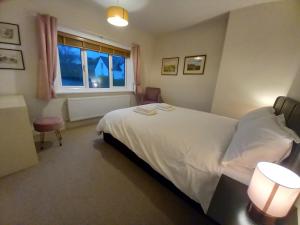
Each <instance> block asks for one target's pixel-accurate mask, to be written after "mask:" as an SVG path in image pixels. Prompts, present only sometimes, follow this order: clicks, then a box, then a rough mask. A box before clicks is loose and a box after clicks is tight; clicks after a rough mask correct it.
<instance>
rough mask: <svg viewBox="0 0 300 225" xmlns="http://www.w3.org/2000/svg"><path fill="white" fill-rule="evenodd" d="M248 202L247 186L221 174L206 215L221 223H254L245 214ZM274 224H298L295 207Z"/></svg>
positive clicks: (242, 224)
mask: <svg viewBox="0 0 300 225" xmlns="http://www.w3.org/2000/svg"><path fill="white" fill-rule="evenodd" d="M248 204H249V198H248V195H247V186H246V185H244V184H242V183H240V182H238V181H236V180H233V179H231V178H229V177H227V176H225V175H222V176H221V178H220V181H219V184H218V186H217V189H216V191H215V194H214V196H213V199H212V201H211V204H210V207H209V209H208V212H207V215H208V216H209V217H210V218H212V219H213V220H214V221H216V222H217V223H219V224H222V225H256V223H255V222H253V221H252V220H251V219H250V218H249V217H248V215H247V211H246V208H247V205H248ZM257 225H258V224H257ZM260 225H262V224H260ZM275 225H298V216H297V209H296V208H295V207H294V208H293V209H292V210H291V212H290V214H289V216H288V217H287V218H285V219H278V220H277V221H276V223H275Z"/></svg>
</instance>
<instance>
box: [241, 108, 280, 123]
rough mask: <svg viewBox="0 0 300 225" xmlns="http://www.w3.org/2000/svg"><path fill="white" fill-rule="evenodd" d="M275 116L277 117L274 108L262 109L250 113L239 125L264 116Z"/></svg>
mask: <svg viewBox="0 0 300 225" xmlns="http://www.w3.org/2000/svg"><path fill="white" fill-rule="evenodd" d="M273 115H275V110H274V108H273V107H271V106H266V107H261V108H258V109H255V110H253V111H250V112H248V113H247V114H246V115H244V116H243V117H242V118H241V119H240V121H239V125H240V124H243V123H247V122H249V121H251V120H253V119H257V118H261V117H264V116H273Z"/></svg>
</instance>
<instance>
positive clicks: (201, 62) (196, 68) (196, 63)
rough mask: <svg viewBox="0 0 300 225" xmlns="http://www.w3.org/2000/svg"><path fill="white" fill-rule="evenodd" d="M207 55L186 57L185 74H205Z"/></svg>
mask: <svg viewBox="0 0 300 225" xmlns="http://www.w3.org/2000/svg"><path fill="white" fill-rule="evenodd" d="M205 61H206V55H193V56H186V57H185V58H184V67H183V74H186V75H201V74H204V69H205Z"/></svg>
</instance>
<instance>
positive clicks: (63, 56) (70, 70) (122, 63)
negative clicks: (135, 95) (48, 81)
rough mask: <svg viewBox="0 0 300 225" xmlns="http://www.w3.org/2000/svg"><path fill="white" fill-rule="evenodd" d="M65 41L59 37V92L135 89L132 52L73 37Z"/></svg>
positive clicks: (57, 83) (56, 84) (57, 87)
mask: <svg viewBox="0 0 300 225" xmlns="http://www.w3.org/2000/svg"><path fill="white" fill-rule="evenodd" d="M64 38H65V36H58V43H59V44H58V56H59V57H58V75H57V79H56V82H55V87H56V91H57V92H58V93H64V92H67V93H72V92H75V93H77V92H95V91H96V92H97V91H100V92H101V91H109V92H110V91H131V90H132V88H133V82H132V78H131V77H132V72H131V71H132V70H128V66H129V65H130V66H132V65H131V60H130V59H129V55H130V52H129V51H128V50H124V49H120V48H117V47H113V46H110V45H107V44H102V43H100V42H95V41H91V40H89V39H84V38H80V39H77V38H76V36H73V35H71V36H70V35H66V39H64ZM85 40H87V41H86V42H85ZM89 46H92V47H90V48H89Z"/></svg>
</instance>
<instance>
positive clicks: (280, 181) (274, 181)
mask: <svg viewBox="0 0 300 225" xmlns="http://www.w3.org/2000/svg"><path fill="white" fill-rule="evenodd" d="M299 191H300V177H299V176H298V175H297V174H295V173H294V172H292V171H290V170H288V169H287V168H285V167H282V166H280V165H277V164H274V163H268V162H260V163H258V164H257V166H256V168H255V171H254V174H253V176H252V178H251V181H250V184H249V188H248V196H249V198H250V200H251V202H252V204H254V205H255V206H256V207H257V208H258V209H259V210H261V211H262V212H263V213H264V214H266V215H267V216H270V217H278V218H279V217H285V216H286V215H287V214H288V212H289V211H290V209H291V207H292V206H293V204H294V202H295V201H296V199H297V197H298V195H299Z"/></svg>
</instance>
